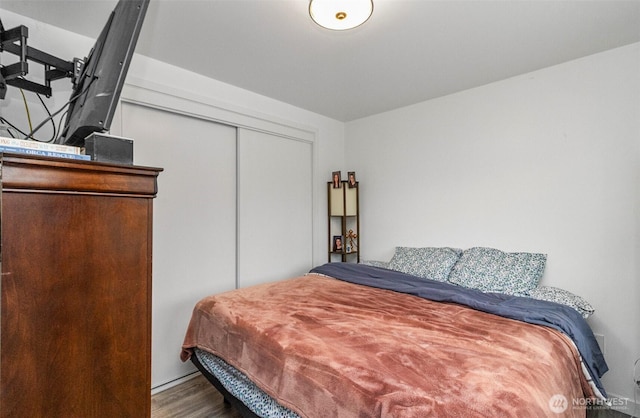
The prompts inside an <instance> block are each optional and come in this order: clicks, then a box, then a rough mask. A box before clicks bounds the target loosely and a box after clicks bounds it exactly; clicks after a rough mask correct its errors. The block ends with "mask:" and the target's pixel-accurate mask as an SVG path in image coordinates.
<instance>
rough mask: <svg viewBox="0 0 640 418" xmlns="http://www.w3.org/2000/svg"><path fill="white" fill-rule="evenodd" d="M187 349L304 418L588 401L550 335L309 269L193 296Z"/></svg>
mask: <svg viewBox="0 0 640 418" xmlns="http://www.w3.org/2000/svg"><path fill="white" fill-rule="evenodd" d="M193 347H198V348H201V349H203V350H206V351H209V352H211V353H213V354H215V355H217V356H219V357H221V358H223V359H225V360H226V361H227V362H228V363H230V364H231V365H232V366H234V367H236V368H237V369H239V370H241V371H242V372H243V373H245V374H246V375H247V376H248V377H249V378H250V379H251V380H252V381H254V382H255V383H256V384H257V385H258V386H259V387H260V388H262V389H263V390H264V391H265V392H267V393H268V394H269V395H270V396H272V397H273V398H275V399H276V400H277V401H278V402H279V403H281V404H282V405H284V406H287V407H288V408H290V409H292V410H293V411H295V412H297V413H298V414H299V415H300V416H302V417H427V416H434V417H517V418H524V417H545V416H548V417H562V416H576V417H578V416H581V417H584V416H585V414H586V412H585V410H584V407H573V405H572V401H573V400H580V399H582V398H584V397H592V396H593V394H592V392H591V389H590V388H589V385H588V383H587V382H586V380H585V378H584V376H583V373H582V371H581V368H580V360H579V355H578V353H577V351H576V349H575V347H574V346H573V344H572V342H571V341H570V340H569V339H568V338H567V337H566V336H565V335H563V334H562V333H560V332H559V331H556V330H554V329H551V328H547V327H543V326H538V325H530V324H526V323H523V322H519V321H515V320H511V319H506V318H502V317H499V316H496V315H492V314H487V313H483V312H479V311H475V310H473V309H471V308H467V307H464V306H460V305H456V304H444V303H438V302H432V301H429V300H425V299H421V298H418V297H415V296H411V295H405V294H400V293H396V292H393V291H388V290H381V289H375V288H370V287H366V286H360V285H355V284H350V283H346V282H342V281H340V280H336V279H332V278H328V277H324V276H320V275H315V274H310V275H306V276H302V277H298V278H294V279H290V280H284V281H280V282H275V283H268V284H263V285H258V286H254V287H250V288H245V289H240V290H235V291H231V292H227V293H223V294H219V295H215V296H210V297H207V298H205V299H203V300H201V301H200V302H199V303H198V304H197V305H196V307H195V309H194V312H193V316H192V318H191V322H190V324H189V327H188V329H187V333H186V337H185V340H184V345H183V351H182V355H181V357H182V359H183V360H184V361H186V360H188V359H189V357H190V355H191V353H192V352H191V349H192V348H193ZM581 405H583V403H581Z"/></svg>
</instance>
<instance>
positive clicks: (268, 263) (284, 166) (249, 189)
mask: <svg viewBox="0 0 640 418" xmlns="http://www.w3.org/2000/svg"><path fill="white" fill-rule="evenodd" d="M311 174H312V146H311V143H309V142H305V141H300V140H294V139H290V138H284V137H279V136H275V135H271V134H268V133H264V132H257V131H252V130H247V129H240V128H239V129H238V287H246V286H250V285H252V284H257V283H262V282H267V281H273V280H278V279H282V278H286V277H292V276H294V275H299V274H302V273H306V272H307V271H309V269H310V268H311V267H312V242H313V239H312V180H311Z"/></svg>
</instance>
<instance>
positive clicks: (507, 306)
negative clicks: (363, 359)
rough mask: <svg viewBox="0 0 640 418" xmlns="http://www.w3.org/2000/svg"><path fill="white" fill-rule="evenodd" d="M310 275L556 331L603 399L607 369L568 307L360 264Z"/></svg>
mask: <svg viewBox="0 0 640 418" xmlns="http://www.w3.org/2000/svg"><path fill="white" fill-rule="evenodd" d="M310 272H311V273H318V274H324V275H327V276H331V277H334V278H336V279H339V280H343V281H346V282H350V283H355V284H359V285H365V286H370V287H376V288H380V289H387V290H393V291H396V292H402V293H407V294H410V295H415V296H419V297H422V298H425V299H429V300H433V301H436V302H452V303H457V304H460V305H465V306H469V307H471V308H473V309H476V310H479V311H483V312H488V313H491V314H495V315H500V316H502V317H505V318H511V319H516V320H519V321H523V322H527V323H530V324H537V325H544V326H547V327H551V328H554V329H557V330H559V331H561V332H563V333H564V334H566V335H567V336H569V337H570V338H571V339H572V340H573V342H574V343H575V345H576V347H577V348H578V351H579V352H580V355H581V356H582V360H583V362H584V364H585V366H586V367H587V369H588V371H589V374H590V376H591V379H592V380H593V382H594V384H595V385H596V387H597V388H598V389H599V390H600V393H601V394H602V396H604V397H606V396H607V395H606V392H605V390H604V387H603V386H602V383H601V381H600V378H601V377H602V375H603V374H604V373H605V372H606V371H607V370H609V367H608V366H607V363H606V361H605V359H604V356H603V355H602V352H601V351H600V347H599V346H598V343H597V342H596V338H595V336H594V335H593V331H592V330H591V328H590V327H589V325H588V324H587V322H586V321H585V320H584V318H582V316H581V315H580V314H579V313H578V312H577V311H575V310H574V309H572V308H570V307H568V306H564V305H561V304H558V303H553V302H545V301H541V300H536V299H531V298H527V297H518V296H509V295H504V294H501V293H483V292H480V291H478V290H475V289H469V288H465V287H462V286H457V285H454V284H451V283H446V282H440V281H436V280H429V279H424V278H419V277H416V276H411V275H409V274H405V273H401V272H398V271H393V270H388V269H384V268H380V267H373V266H366V265H362V264H353V263H328V264H324V265H321V266H318V267H315V268H313V269H312V270H311V271H310Z"/></svg>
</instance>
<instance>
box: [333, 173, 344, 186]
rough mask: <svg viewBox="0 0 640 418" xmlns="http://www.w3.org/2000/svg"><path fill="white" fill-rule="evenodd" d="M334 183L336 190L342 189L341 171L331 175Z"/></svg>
mask: <svg viewBox="0 0 640 418" xmlns="http://www.w3.org/2000/svg"><path fill="white" fill-rule="evenodd" d="M331 178H332V183H333V188H334V189H339V188H341V187H342V175H341V173H340V171H334V172H333V173H331Z"/></svg>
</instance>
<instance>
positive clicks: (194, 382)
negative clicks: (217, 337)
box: [151, 375, 633, 418]
mask: <svg viewBox="0 0 640 418" xmlns="http://www.w3.org/2000/svg"><path fill="white" fill-rule="evenodd" d="M632 412H633V411H629V413H632ZM151 418H242V417H241V415H240V414H239V413H238V412H237V411H236V410H235V409H233V407H231V406H230V405H226V404H225V403H224V402H223V399H222V395H221V394H220V392H218V391H217V390H216V389H215V388H214V387H213V386H212V385H211V384H210V383H209V382H208V381H207V380H206V379H205V378H204V376H202V375H198V376H197V377H195V378H193V379H191V380H189V381H187V382H184V383H182V384H180V385H177V386H174V387H172V388H171V389H167V390H165V391H164V392H160V393H157V394H155V395H153V396H152V397H151ZM587 418H629V415H625V414H623V413H621V412H618V411H611V410H594V411H588V412H587Z"/></svg>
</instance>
